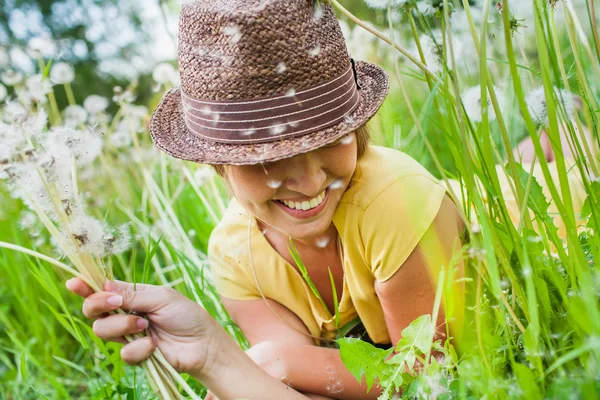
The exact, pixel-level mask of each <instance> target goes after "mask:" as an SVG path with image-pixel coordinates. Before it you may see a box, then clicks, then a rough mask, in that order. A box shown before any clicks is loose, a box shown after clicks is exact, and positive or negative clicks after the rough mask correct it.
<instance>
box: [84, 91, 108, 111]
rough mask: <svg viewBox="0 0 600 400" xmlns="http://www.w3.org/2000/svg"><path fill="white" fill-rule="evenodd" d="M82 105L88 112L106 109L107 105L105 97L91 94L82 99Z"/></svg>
mask: <svg viewBox="0 0 600 400" xmlns="http://www.w3.org/2000/svg"><path fill="white" fill-rule="evenodd" d="M83 107H84V108H85V109H86V110H87V111H88V112H89V113H90V114H98V113H101V112H103V111H104V110H106V108H107V107H108V99H107V98H106V97H102V96H98V95H96V94H92V95H91V96H88V97H86V99H85V100H84V101H83Z"/></svg>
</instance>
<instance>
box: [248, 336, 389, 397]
mask: <svg viewBox="0 0 600 400" xmlns="http://www.w3.org/2000/svg"><path fill="white" fill-rule="evenodd" d="M255 347H256V349H250V350H249V352H251V357H252V359H254V360H255V361H256V362H258V364H259V365H261V366H262V367H263V368H264V369H265V370H266V371H268V372H269V373H270V374H271V375H274V376H277V377H280V378H281V381H282V382H284V383H286V384H288V385H290V386H291V387H293V388H294V389H296V390H298V391H299V392H303V393H311V394H317V395H321V396H327V397H328V398H335V399H377V397H378V396H379V395H380V394H381V390H380V388H379V387H378V386H377V385H373V387H371V390H370V392H369V393H367V385H366V383H364V380H363V382H362V383H361V384H359V383H358V382H357V380H356V378H354V377H353V376H352V375H351V374H350V372H349V371H348V370H347V369H346V367H345V366H344V363H343V362H342V359H341V357H340V351H339V350H337V349H329V348H325V347H318V346H314V345H307V344H301V343H284V342H280V341H268V342H263V343H260V344H259V345H258V346H255ZM258 349H259V351H256V350H258ZM253 350H254V351H253ZM259 353H260V354H259ZM274 358H275V359H274ZM277 365H279V366H277Z"/></svg>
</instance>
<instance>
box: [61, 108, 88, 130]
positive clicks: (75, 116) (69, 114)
mask: <svg viewBox="0 0 600 400" xmlns="http://www.w3.org/2000/svg"><path fill="white" fill-rule="evenodd" d="M63 114H64V117H65V125H66V126H70V127H76V126H78V125H80V124H83V123H85V121H86V120H87V117H88V113H87V111H86V110H85V108H83V107H81V106H79V105H77V104H74V105H70V106H67V107H66V108H65V110H64V111H63Z"/></svg>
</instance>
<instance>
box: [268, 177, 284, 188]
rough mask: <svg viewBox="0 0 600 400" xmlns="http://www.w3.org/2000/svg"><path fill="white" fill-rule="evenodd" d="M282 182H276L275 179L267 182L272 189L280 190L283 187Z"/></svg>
mask: <svg viewBox="0 0 600 400" xmlns="http://www.w3.org/2000/svg"><path fill="white" fill-rule="evenodd" d="M281 184H282V182H281V181H278V180H275V179H271V180H269V181H267V186H268V187H270V188H271V189H279V188H280V187H281Z"/></svg>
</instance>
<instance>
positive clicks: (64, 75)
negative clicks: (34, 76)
mask: <svg viewBox="0 0 600 400" xmlns="http://www.w3.org/2000/svg"><path fill="white" fill-rule="evenodd" d="M50 80H51V81H52V82H54V83H55V84H58V85H64V84H67V83H71V82H73V81H74V80H75V71H73V67H71V66H70V65H69V64H67V63H64V62H62V63H58V64H55V65H54V66H53V67H52V69H51V70H50Z"/></svg>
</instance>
